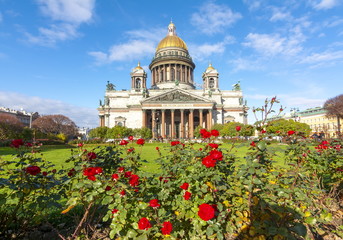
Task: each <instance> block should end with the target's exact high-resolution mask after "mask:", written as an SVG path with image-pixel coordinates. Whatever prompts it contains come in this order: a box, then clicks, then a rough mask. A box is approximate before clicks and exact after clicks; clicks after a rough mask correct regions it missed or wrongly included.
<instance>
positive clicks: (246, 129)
mask: <svg viewBox="0 0 343 240" xmlns="http://www.w3.org/2000/svg"><path fill="white" fill-rule="evenodd" d="M236 126H240V127H241V130H240V131H239V135H240V136H245V137H248V136H252V135H253V134H254V127H253V126H252V125H249V124H243V123H239V122H229V123H226V124H224V127H223V129H222V130H221V132H220V133H221V134H222V135H223V136H230V137H234V136H237V130H236Z"/></svg>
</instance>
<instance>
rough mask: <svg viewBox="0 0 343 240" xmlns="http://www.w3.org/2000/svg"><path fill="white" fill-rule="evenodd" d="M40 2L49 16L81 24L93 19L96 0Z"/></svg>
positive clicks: (40, 0) (52, 0) (44, 12)
mask: <svg viewBox="0 0 343 240" xmlns="http://www.w3.org/2000/svg"><path fill="white" fill-rule="evenodd" d="M38 3H39V4H40V6H39V7H40V10H41V11H42V13H43V14H44V15H46V16H47V17H51V18H52V19H53V20H58V21H63V22H70V23H76V24H80V23H83V22H88V21H90V20H91V18H92V15H93V14H92V11H93V8H94V3H95V0H38Z"/></svg>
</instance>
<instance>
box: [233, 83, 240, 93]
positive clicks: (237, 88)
mask: <svg viewBox="0 0 343 240" xmlns="http://www.w3.org/2000/svg"><path fill="white" fill-rule="evenodd" d="M232 87H233V88H232V90H233V91H240V90H241V84H240V81H238V82H237V83H235V84H233V85H232Z"/></svg>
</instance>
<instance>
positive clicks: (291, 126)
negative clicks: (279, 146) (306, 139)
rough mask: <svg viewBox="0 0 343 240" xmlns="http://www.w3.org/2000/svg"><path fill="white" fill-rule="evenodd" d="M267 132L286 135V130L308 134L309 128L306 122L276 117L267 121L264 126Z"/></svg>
mask: <svg viewBox="0 0 343 240" xmlns="http://www.w3.org/2000/svg"><path fill="white" fill-rule="evenodd" d="M266 130H267V132H268V133H277V134H278V135H281V136H287V135H288V131H296V132H298V134H302V135H304V136H308V135H309V134H310V132H311V128H310V126H309V125H307V124H306V123H300V122H296V121H294V120H292V119H290V120H286V119H278V120H274V121H270V122H268V125H267V127H266Z"/></svg>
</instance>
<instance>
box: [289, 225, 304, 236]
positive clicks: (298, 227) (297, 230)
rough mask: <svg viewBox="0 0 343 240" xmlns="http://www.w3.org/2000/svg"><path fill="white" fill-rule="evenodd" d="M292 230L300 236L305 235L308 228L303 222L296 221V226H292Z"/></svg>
mask: <svg viewBox="0 0 343 240" xmlns="http://www.w3.org/2000/svg"><path fill="white" fill-rule="evenodd" d="M291 230H292V231H293V232H295V233H297V234H298V235H299V236H302V237H305V236H306V233H307V229H306V227H305V225H303V224H301V223H296V224H295V225H294V227H292V228H291Z"/></svg>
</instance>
